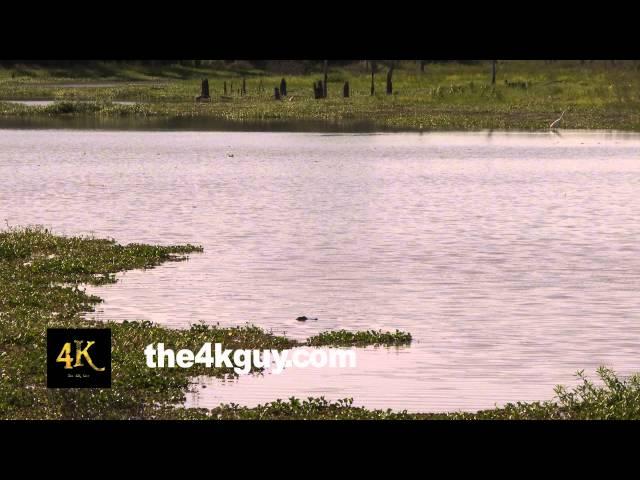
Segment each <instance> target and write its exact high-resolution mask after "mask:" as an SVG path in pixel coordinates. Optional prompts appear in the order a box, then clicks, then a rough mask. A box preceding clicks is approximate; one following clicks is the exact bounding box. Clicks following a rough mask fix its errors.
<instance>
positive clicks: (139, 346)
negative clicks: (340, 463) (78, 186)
mask: <svg viewBox="0 0 640 480" xmlns="http://www.w3.org/2000/svg"><path fill="white" fill-rule="evenodd" d="M200 251H202V249H201V247H198V246H195V245H175V246H152V245H142V244H129V245H124V246H123V245H119V244H117V243H116V242H115V241H113V240H106V239H95V238H89V237H62V236H57V235H54V234H52V233H51V232H49V231H48V230H46V229H42V228H23V229H9V230H6V231H3V232H0V419H576V418H636V419H640V376H638V375H636V376H633V377H631V378H628V379H619V378H617V377H616V376H615V374H614V373H613V372H611V371H610V370H606V369H600V370H599V371H598V374H599V376H600V379H601V380H602V383H603V385H600V386H598V385H595V384H593V383H592V382H591V381H589V380H588V379H587V378H586V377H584V376H580V380H581V382H582V383H581V384H580V385H578V386H577V387H575V388H574V389H573V390H567V389H566V388H564V387H557V388H556V399H555V400H554V401H550V402H534V403H517V404H507V405H505V406H504V407H500V408H495V409H490V410H483V411H479V412H475V413H471V412H457V413H416V414H414V413H407V412H393V411H391V410H369V409H366V408H362V407H354V406H353V404H352V401H351V400H350V399H344V400H339V401H336V402H330V401H327V400H325V399H324V398H310V399H307V400H300V399H295V398H291V399H289V400H287V401H283V400H276V401H274V402H271V403H268V404H264V405H260V406H258V407H254V408H248V407H241V406H238V405H221V406H219V407H216V408H214V409H211V410H206V409H195V408H189V409H187V408H183V407H180V406H176V405H179V404H180V403H182V402H184V400H185V392H186V391H187V389H188V387H189V383H190V378H192V377H193V376H197V375H209V376H223V375H229V374H231V375H233V374H234V373H233V370H232V369H228V368H206V367H203V366H196V367H194V368H192V369H188V370H186V369H149V368H147V367H146V364H145V361H144V355H143V354H142V352H143V350H144V347H145V346H146V345H148V344H149V343H157V342H163V343H165V345H166V346H167V348H176V347H177V348H190V349H192V350H195V349H196V348H198V347H200V346H201V345H202V343H204V342H221V343H223V344H224V345H225V347H226V348H258V349H263V348H276V349H286V348H291V347H295V346H299V345H311V346H319V345H325V346H347V345H355V346H364V345H371V344H381V345H400V344H406V343H409V342H410V341H411V336H410V335H409V334H408V333H405V332H398V331H396V332H393V333H391V332H376V331H368V332H348V331H344V330H343V331H338V332H324V333H322V334H320V335H317V336H315V337H311V338H310V339H308V340H307V341H306V342H304V343H300V342H296V341H294V340H291V339H288V338H285V337H281V336H277V335H273V334H272V333H270V332H266V331H264V330H262V329H260V328H258V327H255V326H244V327H230V328H221V327H212V326H206V325H194V326H192V327H191V328H190V329H185V330H175V329H170V328H165V327H162V326H159V325H155V324H152V323H150V322H136V321H133V322H130V321H126V322H122V323H116V322H106V323H105V322H96V321H91V320H87V319H85V318H83V316H82V313H83V312H87V311H91V310H92V308H93V305H95V304H96V303H99V302H100V301H101V300H100V298H98V297H95V296H88V295H87V294H86V293H85V292H84V291H83V290H82V289H80V288H79V286H81V285H82V284H92V285H102V284H108V283H113V282H115V281H116V278H115V274H116V273H117V272H120V271H124V270H128V269H133V268H143V269H146V268H153V267H155V266H157V265H160V264H162V263H164V262H168V261H184V260H187V258H188V255H189V254H192V253H197V252H200ZM97 326H102V327H104V326H107V327H109V328H111V330H112V336H113V345H112V352H113V353H112V355H113V383H112V388H111V389H47V388H46V386H45V384H46V382H45V370H46V368H45V357H46V349H45V338H46V337H45V332H46V328H47V327H67V328H69V327H72V328H78V327H97Z"/></svg>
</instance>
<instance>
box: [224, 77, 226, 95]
mask: <svg viewBox="0 0 640 480" xmlns="http://www.w3.org/2000/svg"><path fill="white" fill-rule="evenodd" d="M224 94H225V95H226V94H227V81H226V80H225V81H224Z"/></svg>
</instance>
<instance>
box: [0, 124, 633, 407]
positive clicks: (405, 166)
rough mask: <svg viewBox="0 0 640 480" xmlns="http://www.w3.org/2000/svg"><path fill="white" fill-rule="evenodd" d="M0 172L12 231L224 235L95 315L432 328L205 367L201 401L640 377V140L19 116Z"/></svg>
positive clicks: (540, 396)
mask: <svg viewBox="0 0 640 480" xmlns="http://www.w3.org/2000/svg"><path fill="white" fill-rule="evenodd" d="M0 178H2V182H0V220H1V221H2V222H3V223H5V219H6V223H8V224H9V225H26V224H43V225H46V226H48V227H50V228H52V229H53V230H54V231H55V232H56V233H61V234H93V235H96V236H100V237H113V238H115V239H117V240H118V241H119V242H151V243H159V244H172V243H187V242H190V243H198V244H202V245H203V246H204V250H205V251H204V253H203V254H194V255H192V256H191V258H190V260H189V261H188V262H183V263H170V264H165V265H163V266H160V267H158V268H156V269H153V270H148V271H130V272H127V273H123V274H120V275H119V279H120V281H119V282H118V283H117V284H115V285H110V286H105V287H99V288H90V291H91V292H92V293H95V294H97V295H99V296H100V297H102V298H104V300H105V302H104V303H103V304H101V305H99V306H98V307H97V310H96V312H95V313H92V314H90V315H89V316H90V317H91V318H98V319H105V318H109V319H116V320H124V319H130V320H131V319H138V320H151V321H154V322H158V323H160V324H164V325H168V326H171V327H176V328H183V327H188V326H189V325H190V324H194V323H199V322H204V323H210V324H216V323H219V324H220V325H242V324H245V323H252V324H255V325H258V326H260V327H263V328H266V329H271V330H273V331H274V332H276V333H286V335H289V336H291V337H294V338H298V339H304V338H306V337H308V336H310V335H313V334H316V333H318V332H321V331H324V330H333V329H343V328H344V329H350V330H361V329H365V330H366V329H385V330H394V329H401V330H405V331H409V332H411V333H412V335H413V337H414V339H415V340H414V342H413V343H412V344H411V346H409V347H405V348H366V349H359V350H358V357H357V360H358V367H357V368H356V369H353V370H351V369H306V370H293V369H289V370H286V371H285V372H284V373H282V374H281V375H273V374H272V375H265V376H248V377H240V378H239V379H228V380H211V379H201V383H200V384H196V385H195V386H194V393H192V394H190V395H189V399H188V404H189V405H198V406H214V405H217V404H219V403H221V402H225V403H226V402H234V403H239V404H245V405H255V404H258V403H263V402H265V401H270V400H274V399H276V398H288V397H290V396H297V397H307V396H321V395H323V396H325V397H326V398H328V399H334V400H335V399H339V398H345V397H353V398H354V403H355V404H357V405H365V406H368V407H375V408H393V409H407V410H410V411H436V410H437V411H444V410H458V409H465V410H475V409H480V408H488V407H492V406H494V404H504V403H505V402H509V401H519V400H521V401H527V400H544V399H550V398H551V397H552V396H553V387H554V385H556V384H558V383H566V384H570V383H571V382H572V380H573V373H574V372H575V371H577V370H579V369H585V370H586V371H587V373H593V370H594V369H595V368H596V367H597V366H599V365H607V366H609V367H612V368H614V369H616V370H617V371H618V372H619V373H621V374H623V375H624V374H630V373H633V372H636V371H640V356H639V355H638V353H639V351H640V295H638V292H639V289H640V244H639V242H638V238H639V234H640V216H639V215H638V211H640V135H637V134H623V133H612V132H572V131H562V132H556V133H554V132H540V133H498V132H493V133H486V132H477V133H424V134H417V133H416V134H400V133H385V134H348V133H291V132H205V131H198V132H194V131H191V132H190V131H101V130H71V129H37V130H33V129H1V130H0ZM299 315H307V316H312V317H318V320H317V321H308V322H297V321H296V320H295V319H296V317H298V316H299ZM141 355H142V352H141ZM204 386H206V387H207V388H203V387H204Z"/></svg>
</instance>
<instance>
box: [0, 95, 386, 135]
mask: <svg viewBox="0 0 640 480" xmlns="http://www.w3.org/2000/svg"><path fill="white" fill-rule="evenodd" d="M26 102H31V103H26ZM36 102H51V103H53V102H52V101H50V100H46V101H45V100H42V101H40V100H28V101H25V102H24V103H25V104H28V105H33V106H37V105H41V106H46V105H47V104H49V103H36ZM18 103H23V102H18ZM113 103H121V104H126V103H127V102H113ZM131 103H135V102H131ZM0 129H47V130H50V129H72V130H78V129H82V130H122V131H131V130H136V131H158V130H160V131H218V132H219V131H231V132H325V133H330V132H335V133H340V132H343V133H344V132H351V133H353V132H360V133H371V132H375V131H377V130H380V129H379V127H376V126H375V125H374V124H373V122H370V121H366V120H365V121H363V120H340V121H324V120H280V119H273V120H243V121H237V120H225V119H219V118H210V117H206V116H202V117H198V116H189V117H174V118H171V117H160V116H159V117H138V116H123V117H115V116H80V115H79V116H62V115H58V116H50V117H45V116H38V115H34V116H28V115H25V116H7V117H0ZM386 130H387V131H393V130H394V129H393V128H391V127H389V128H387V129H386Z"/></svg>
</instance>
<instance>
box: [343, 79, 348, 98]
mask: <svg viewBox="0 0 640 480" xmlns="http://www.w3.org/2000/svg"><path fill="white" fill-rule="evenodd" d="M342 96H343V98H349V82H344V87H342Z"/></svg>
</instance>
